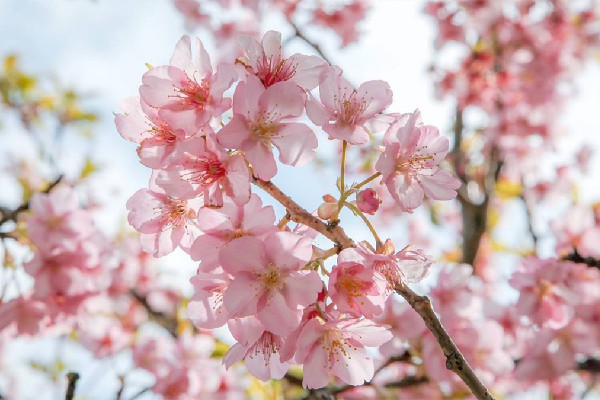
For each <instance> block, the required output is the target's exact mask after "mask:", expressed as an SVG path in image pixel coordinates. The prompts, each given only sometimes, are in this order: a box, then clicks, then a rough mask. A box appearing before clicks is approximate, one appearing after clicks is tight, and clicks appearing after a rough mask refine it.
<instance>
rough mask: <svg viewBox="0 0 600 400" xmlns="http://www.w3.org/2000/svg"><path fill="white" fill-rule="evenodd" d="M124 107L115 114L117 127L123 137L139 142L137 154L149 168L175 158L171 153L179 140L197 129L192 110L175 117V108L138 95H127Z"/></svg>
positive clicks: (158, 166) (165, 163)
mask: <svg viewBox="0 0 600 400" xmlns="http://www.w3.org/2000/svg"><path fill="white" fill-rule="evenodd" d="M121 109H122V110H123V114H117V115H116V116H115V125H116V126H117V130H118V131H119V133H120V134H121V136H122V137H123V138H125V139H127V140H129V141H131V142H134V143H137V144H139V145H140V146H139V147H138V150H137V152H138V155H139V156H140V160H141V162H142V164H144V165H145V166H147V167H149V168H154V169H157V168H162V167H166V166H168V165H169V164H170V163H172V162H174V161H175V160H173V159H172V157H171V156H172V155H173V152H174V151H175V148H176V146H177V143H179V142H181V141H183V140H184V139H187V138H189V137H190V136H193V135H195V134H196V133H197V132H198V127H197V126H196V125H195V123H194V120H195V116H194V115H193V114H180V115H177V116H176V117H173V115H172V114H173V112H172V111H169V110H158V109H156V108H152V107H150V106H148V105H147V104H146V103H144V102H143V101H142V100H141V99H140V98H139V97H130V98H127V99H125V100H124V101H123V103H122V104H121ZM161 116H162V117H161ZM165 116H167V117H165ZM166 119H168V120H169V121H170V123H168V122H167V121H166Z"/></svg>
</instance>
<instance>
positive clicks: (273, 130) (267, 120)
mask: <svg viewBox="0 0 600 400" xmlns="http://www.w3.org/2000/svg"><path fill="white" fill-rule="evenodd" d="M273 119H274V118H273V116H271V114H262V115H260V116H259V117H258V119H257V120H256V121H254V122H253V123H252V124H251V125H250V126H249V129H250V134H251V136H252V138H253V139H254V140H256V141H259V142H261V143H263V144H264V145H265V146H270V145H271V138H272V137H273V136H275V135H276V134H277V127H278V124H277V123H275V122H273Z"/></svg>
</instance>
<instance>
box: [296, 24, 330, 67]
mask: <svg viewBox="0 0 600 400" xmlns="http://www.w3.org/2000/svg"><path fill="white" fill-rule="evenodd" d="M288 21H289V23H290V25H291V26H292V28H293V29H294V35H295V36H296V37H297V38H298V39H301V40H303V41H304V42H305V43H306V44H308V45H309V46H310V47H312V48H313V49H315V51H316V52H317V53H318V54H319V55H320V56H321V58H322V59H323V60H325V61H327V64H329V65H332V63H331V60H330V59H329V57H327V56H326V55H325V53H324V52H323V50H321V46H319V45H318V44H316V43H315V42H313V41H312V40H310V39H309V38H307V37H306V35H305V34H304V32H302V31H301V30H300V28H299V27H298V25H296V24H295V23H294V22H292V21H291V20H288Z"/></svg>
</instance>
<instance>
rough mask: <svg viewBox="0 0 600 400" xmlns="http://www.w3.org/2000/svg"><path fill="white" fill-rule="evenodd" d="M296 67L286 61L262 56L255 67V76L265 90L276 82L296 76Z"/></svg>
mask: <svg viewBox="0 0 600 400" xmlns="http://www.w3.org/2000/svg"><path fill="white" fill-rule="evenodd" d="M277 58H279V57H277ZM296 67H297V66H296V64H294V63H293V62H292V61H290V60H288V59H282V60H277V59H273V58H267V57H265V56H264V55H263V57H262V59H261V60H259V62H258V64H257V66H256V69H257V71H256V75H257V76H258V78H259V79H260V80H261V81H262V82H263V84H264V85H265V88H268V87H269V86H271V85H274V84H275V83H277V82H283V81H287V80H290V79H292V77H293V76H294V75H296Z"/></svg>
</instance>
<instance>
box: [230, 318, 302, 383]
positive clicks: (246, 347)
mask: <svg viewBox="0 0 600 400" xmlns="http://www.w3.org/2000/svg"><path fill="white" fill-rule="evenodd" d="M227 326H228V327H229V331H230V332H231V335H232V336H233V337H234V338H235V340H237V343H236V344H234V345H233V346H231V348H230V349H229V350H228V351H227V353H226V354H225V356H224V357H223V363H224V364H225V366H226V367H227V368H228V369H229V368H230V367H231V366H232V365H233V364H234V363H236V362H238V361H240V360H242V359H243V360H244V362H245V363H246V367H248V371H249V372H250V373H251V374H252V375H254V376H255V377H257V378H258V379H260V380H262V381H268V380H269V379H281V378H283V376H284V375H285V373H286V372H287V370H288V368H289V366H290V364H289V363H287V362H281V361H280V354H281V348H282V347H283V338H282V337H281V336H277V335H274V334H273V333H271V332H269V331H267V330H265V328H264V327H263V326H262V325H261V323H260V322H258V320H257V319H256V318H254V317H245V318H241V319H235V320H233V321H230V322H229V323H228V324H227Z"/></svg>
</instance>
